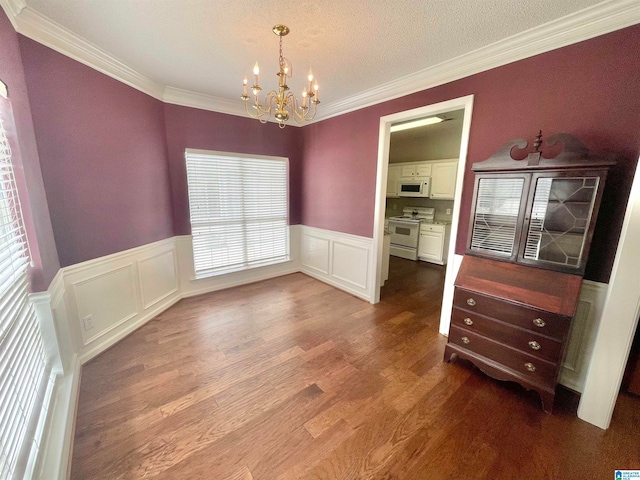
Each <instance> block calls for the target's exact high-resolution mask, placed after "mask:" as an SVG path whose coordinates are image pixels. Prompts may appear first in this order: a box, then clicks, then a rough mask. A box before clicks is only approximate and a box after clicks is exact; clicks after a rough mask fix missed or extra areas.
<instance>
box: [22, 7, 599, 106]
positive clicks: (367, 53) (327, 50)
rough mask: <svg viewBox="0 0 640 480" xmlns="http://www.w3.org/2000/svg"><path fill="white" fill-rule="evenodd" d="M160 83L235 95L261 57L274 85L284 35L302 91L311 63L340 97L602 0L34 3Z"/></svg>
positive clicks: (265, 76) (293, 83) (325, 97)
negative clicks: (283, 33) (277, 29)
mask: <svg viewBox="0 0 640 480" xmlns="http://www.w3.org/2000/svg"><path fill="white" fill-rule="evenodd" d="M26 1H27V4H28V6H29V7H30V8H32V9H34V10H36V11H37V12H39V13H41V14H43V15H45V16H47V17H49V18H50V19H51V20H53V21H55V22H57V23H59V24H61V25H62V26H64V27H65V28H67V29H69V30H71V31H72V32H74V33H75V34H77V35H78V36H80V37H82V38H84V39H86V40H88V41H89V42H91V43H93V44H94V45H96V46H98V47H99V48H101V49H103V50H105V51H106V52H108V53H109V54H111V55H112V56H114V57H116V58H118V59H119V60H121V61H122V62H124V63H125V64H126V65H128V66H129V67H131V68H133V69H135V70H137V71H138V72H139V73H141V74H143V75H146V76H147V77H149V78H151V79H153V80H155V81H156V82H158V83H160V84H162V85H167V86H171V87H175V88H180V89H185V90H190V91H193V92H198V93H202V94H207V95H213V96H216V97H221V98H227V99H230V100H238V97H239V95H240V93H241V90H242V78H243V76H244V75H249V74H250V73H251V68H252V66H253V64H254V63H255V61H256V60H258V61H259V63H260V67H261V84H262V87H263V89H266V90H270V89H272V88H273V87H274V86H275V85H276V81H277V78H276V76H275V73H276V71H277V54H278V39H277V37H276V36H275V35H274V34H273V33H272V32H271V28H272V26H273V25H275V24H276V23H284V24H285V25H288V26H289V27H290V28H291V33H290V34H289V35H288V36H287V37H285V40H284V54H285V56H286V57H288V58H289V60H291V61H292V63H293V78H292V79H291V80H290V81H289V86H290V87H291V88H292V90H293V91H294V92H296V93H298V92H299V91H301V90H302V88H303V86H304V83H303V82H304V78H305V77H306V74H307V72H308V70H309V68H310V67H311V68H312V69H313V72H314V74H315V75H316V76H317V78H318V81H319V83H320V88H321V93H320V97H321V100H322V101H323V102H329V103H331V102H337V101H340V100H343V99H346V98H348V97H350V96H352V95H355V94H357V93H358V92H360V91H362V90H366V89H370V88H374V87H377V86H379V85H382V84H385V83H387V82H390V81H392V80H396V79H398V78H400V77H403V76H405V75H408V74H411V73H414V72H417V71H419V70H422V69H425V68H428V67H431V66H433V65H436V64H438V63H441V62H443V61H446V60H449V59H452V58H454V57H457V56H459V55H461V54H464V53H467V52H470V51H473V50H475V49H478V48H480V47H483V46H486V45H488V44H491V43H493V42H496V41H499V40H502V39H504V38H506V37H509V36H511V35H514V34H516V33H519V32H522V31H525V30H527V29H530V28H532V27H535V26H538V25H541V24H544V23H547V22H550V21H552V20H554V19H557V18H559V17H562V16H565V15H568V14H570V13H573V12H576V11H579V10H581V9H584V8H587V7H589V6H591V5H594V4H596V3H598V0H561V1H557V0H527V1H526V2H525V1H514V0H464V1H451V0H431V1H426V0H400V1H398V0H395V1H392V0H343V1H341V2H337V1H328V0H316V1H313V2H311V1H309V2H307V1H300V0H298V1H292V0H261V1H258V2H249V3H248V2H239V1H237V0H235V1H232V0H216V1H213V0H179V1H178V0H102V1H100V0H64V1H62V0H26Z"/></svg>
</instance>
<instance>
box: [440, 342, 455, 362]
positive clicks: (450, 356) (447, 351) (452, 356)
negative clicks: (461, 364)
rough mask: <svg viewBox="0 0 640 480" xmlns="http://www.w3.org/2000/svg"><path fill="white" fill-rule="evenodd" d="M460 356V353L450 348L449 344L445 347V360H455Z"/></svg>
mask: <svg viewBox="0 0 640 480" xmlns="http://www.w3.org/2000/svg"><path fill="white" fill-rule="evenodd" d="M456 358H458V354H457V353H456V352H454V351H453V350H451V349H450V348H449V345H447V346H446V347H444V359H443V360H444V361H445V362H451V361H455V360H456Z"/></svg>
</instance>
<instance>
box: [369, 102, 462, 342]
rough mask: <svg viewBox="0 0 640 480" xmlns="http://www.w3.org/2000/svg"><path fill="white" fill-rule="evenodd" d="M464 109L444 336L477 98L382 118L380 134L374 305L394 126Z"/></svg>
mask: <svg viewBox="0 0 640 480" xmlns="http://www.w3.org/2000/svg"><path fill="white" fill-rule="evenodd" d="M461 109H464V117H463V121H462V136H461V139H460V158H459V160H458V173H457V174H456V192H455V197H454V201H453V213H452V217H451V237H450V239H449V253H448V256H447V264H448V268H447V273H446V275H445V285H444V295H443V297H442V311H441V314H440V333H441V334H443V335H448V334H449V324H450V319H451V309H452V306H453V282H454V280H455V277H456V273H457V272H456V271H454V270H456V269H455V265H454V263H455V261H454V257H455V250H456V248H455V247H456V239H457V237H458V223H459V219H460V203H461V199H462V185H463V181H464V174H465V171H466V164H467V152H468V149H469V134H470V131H471V114H472V112H473V95H467V96H465V97H460V98H454V99H452V100H447V101H444V102H439V103H434V104H432V105H426V106H424V107H419V108H414V109H411V110H406V111H404V112H398V113H394V114H391V115H386V116H384V117H380V134H379V137H378V170H377V178H376V203H375V213H374V221H373V255H372V257H373V261H372V272H373V281H372V282H371V284H372V287H371V292H370V298H371V303H378V302H379V301H380V283H381V282H380V272H381V270H382V245H383V241H384V211H385V202H386V200H387V173H388V171H389V143H390V136H391V132H390V128H391V124H393V123H397V122H404V121H409V120H415V119H418V118H422V117H428V116H433V115H438V114H443V113H447V112H451V111H454V110H461Z"/></svg>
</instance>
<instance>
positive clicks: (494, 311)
mask: <svg viewBox="0 0 640 480" xmlns="http://www.w3.org/2000/svg"><path fill="white" fill-rule="evenodd" d="M453 305H454V307H458V308H462V309H465V310H469V311H471V312H475V313H478V314H480V315H484V316H487V317H491V318H495V319H497V320H500V321H503V322H505V323H509V324H512V325H515V326H517V327H520V328H524V329H526V330H531V331H532V332H535V333H538V334H540V335H545V336H548V337H551V338H555V339H558V340H563V339H564V338H565V337H566V335H567V333H568V331H569V327H570V325H571V319H569V318H566V317H563V316H560V315H557V314H553V313H551V312H545V311H543V310H537V309H534V308H530V307H527V306H521V305H518V304H515V303H511V302H509V301H508V300H504V299H499V298H493V297H490V296H486V295H482V294H480V293H477V292H471V291H468V290H464V289H462V288H459V287H456V289H455V294H454V297H453Z"/></svg>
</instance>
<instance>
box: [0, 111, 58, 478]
mask: <svg viewBox="0 0 640 480" xmlns="http://www.w3.org/2000/svg"><path fill="white" fill-rule="evenodd" d="M2 101H3V102H6V100H4V99H2ZM2 107H3V108H5V103H2ZM2 114H3V115H2V116H5V115H7V112H6V111H3V112H2ZM28 263H29V258H28V252H27V242H26V237H25V232H24V228H23V224H22V215H21V211H20V202H19V200H18V194H17V191H16V182H15V179H14V175H13V167H12V164H11V149H10V147H9V143H8V141H7V135H6V130H5V127H4V122H3V120H2V118H1V117H0V478H2V479H9V478H22V476H23V473H24V470H25V468H26V464H27V462H28V461H29V455H32V454H33V449H32V447H34V442H35V445H37V439H36V438H35V436H34V435H35V432H36V426H37V425H38V420H39V419H40V416H41V415H42V412H43V411H44V409H45V406H44V405H45V394H47V385H48V383H47V380H48V379H49V370H50V368H49V367H48V366H47V364H46V361H45V356H44V351H43V345H42V338H41V335H40V327H39V324H38V320H37V318H36V315H35V312H34V309H33V307H32V306H31V303H30V302H29V300H28V280H27V266H28ZM48 393H50V391H49V392H48ZM36 451H37V449H36Z"/></svg>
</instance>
